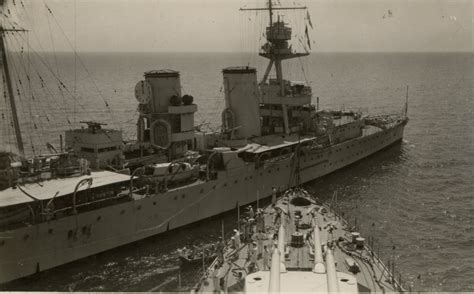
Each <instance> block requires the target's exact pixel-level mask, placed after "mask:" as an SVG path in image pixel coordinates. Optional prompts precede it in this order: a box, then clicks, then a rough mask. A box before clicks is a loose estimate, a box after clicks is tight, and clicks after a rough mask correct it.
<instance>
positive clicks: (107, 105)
mask: <svg viewBox="0 0 474 294" xmlns="http://www.w3.org/2000/svg"><path fill="white" fill-rule="evenodd" d="M74 1H76V0H74ZM74 3H76V2H74ZM48 11H49V13H50V14H51V16H52V18H53V20H54V21H55V23H56V25H57V26H58V28H59V30H60V31H61V33H62V34H63V36H64V38H65V39H66V41H67V42H68V44H69V46H70V47H71V48H72V49H73V53H74V58H75V59H74V60H75V62H77V61H78V62H79V64H80V65H81V66H82V67H83V69H84V71H85V72H86V73H87V75H88V77H89V78H90V80H91V82H92V84H93V86H94V88H95V90H96V91H97V93H98V94H99V96H100V97H101V99H102V101H103V102H104V104H105V106H106V109H107V112H108V113H109V115H110V116H111V118H112V120H113V119H114V116H113V112H112V111H111V109H110V107H109V103H108V102H107V100H106V99H105V97H104V95H103V94H102V92H101V91H100V89H99V87H98V86H97V83H96V81H95V79H94V78H93V76H92V74H91V73H90V71H89V69H88V68H87V67H86V65H85V63H84V61H83V60H82V58H81V57H80V55H79V54H78V53H77V50H76V48H75V46H74V45H73V44H72V43H71V41H70V40H69V38H68V37H67V35H66V33H65V32H64V30H63V28H62V26H61V25H60V23H59V21H58V19H57V18H56V16H55V15H54V13H53V11H52V10H51V8H50V7H48ZM75 79H76V78H75Z"/></svg>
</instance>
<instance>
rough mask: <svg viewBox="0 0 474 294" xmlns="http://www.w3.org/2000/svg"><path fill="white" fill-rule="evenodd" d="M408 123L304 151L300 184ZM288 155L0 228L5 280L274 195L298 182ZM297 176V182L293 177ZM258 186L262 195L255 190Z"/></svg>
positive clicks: (386, 142)
mask: <svg viewBox="0 0 474 294" xmlns="http://www.w3.org/2000/svg"><path fill="white" fill-rule="evenodd" d="M404 126H405V123H400V124H396V125H394V126H392V127H391V128H389V129H386V130H380V131H378V132H374V133H372V134H366V135H363V136H361V137H358V138H355V139H352V140H348V141H345V142H342V143H339V144H336V145H332V146H330V147H328V148H325V149H320V150H310V151H306V152H303V154H302V155H301V156H300V161H299V168H300V173H299V175H300V182H301V183H305V182H309V181H312V180H314V179H317V178H319V177H322V176H324V175H327V174H329V173H331V172H334V171H336V170H338V169H340V168H343V167H345V166H347V165H350V164H352V163H354V162H357V161H359V160H361V159H363V158H365V157H367V156H369V155H371V154H373V153H375V152H377V151H380V150H382V149H384V148H386V147H388V146H390V145H392V144H393V143H396V142H398V141H400V140H401V139H402V137H403V130H404ZM294 168H295V161H294V160H293V158H291V157H288V158H286V159H282V160H280V161H277V162H274V163H270V164H266V165H265V166H263V167H260V168H259V169H255V166H254V165H250V164H249V165H246V166H245V167H242V168H237V169H234V170H228V171H222V172H219V173H218V177H217V179H216V180H211V181H207V182H197V183H194V184H191V185H188V186H184V187H181V188H177V189H173V190H169V191H168V192H166V193H160V194H156V195H152V196H148V197H145V198H142V199H139V200H134V201H129V202H126V203H121V204H117V205H113V206H109V207H105V208H102V209H98V210H94V211H89V212H85V213H81V214H77V215H74V216H69V217H64V218H61V219H57V220H53V221H50V222H48V223H41V224H37V225H32V226H29V227H22V228H19V229H15V230H12V231H5V232H2V233H0V238H1V239H0V283H6V282H8V281H12V280H15V279H18V278H21V277H25V276H29V275H32V274H35V273H38V272H40V271H43V270H46V269H50V268H53V267H57V266H60V265H63V264H66V263H69V262H72V261H75V260H78V259H81V258H84V257H87V256H91V255H94V254H97V253H100V252H103V251H106V250H109V249H112V248H116V247H119V246H122V245H125V244H128V243H132V242H135V241H138V240H141V239H144V238H147V237H150V236H153V235H157V234H160V233H163V232H166V231H169V230H173V229H176V228H179V227H182V226H185V225H189V224H191V223H194V222H197V221H200V220H203V219H206V218H209V217H211V216H214V215H218V214H221V213H224V212H226V211H229V210H233V209H235V208H236V207H237V206H242V205H246V204H249V203H252V202H255V201H257V197H260V198H265V197H268V196H270V195H271V193H272V187H273V186H275V187H279V188H280V189H286V188H288V187H289V186H293V185H294V184H295V183H296V179H294V172H292V170H294ZM289 179H291V181H289ZM257 191H258V192H257Z"/></svg>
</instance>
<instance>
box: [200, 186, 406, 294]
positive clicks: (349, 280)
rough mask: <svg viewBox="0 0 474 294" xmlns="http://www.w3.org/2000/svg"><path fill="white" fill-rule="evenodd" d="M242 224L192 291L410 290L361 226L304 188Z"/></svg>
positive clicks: (288, 192)
mask: <svg viewBox="0 0 474 294" xmlns="http://www.w3.org/2000/svg"><path fill="white" fill-rule="evenodd" d="M250 210H251V211H250ZM242 220H243V221H242V222H241V223H243V226H242V227H240V228H238V229H236V230H234V232H235V233H234V236H233V237H232V238H231V240H230V242H228V243H227V246H225V247H222V246H221V249H220V250H218V254H219V256H218V257H217V258H216V259H215V260H214V262H213V263H212V264H211V266H210V267H209V268H208V269H207V271H206V272H205V274H204V276H203V277H202V279H201V280H200V281H199V283H198V284H197V285H196V286H195V287H194V288H193V289H192V291H191V292H192V293H216V292H219V293H231V292H238V293H256V292H257V293H280V292H282V293H296V292H297V293H387V292H388V293H401V292H404V291H405V290H404V288H403V287H402V285H401V282H400V280H399V279H397V278H396V277H395V274H394V268H393V266H387V265H385V264H384V263H383V262H382V260H381V259H380V258H379V256H378V255H377V254H376V253H375V252H374V251H373V250H372V248H371V247H370V246H368V245H367V244H366V243H367V240H366V239H365V238H364V237H362V236H361V234H360V233H359V232H357V231H356V230H355V227H351V226H349V225H348V223H347V222H346V221H345V220H344V219H343V218H342V217H341V216H340V215H339V214H337V213H336V212H335V211H333V210H332V209H331V208H330V207H329V206H328V205H326V204H324V203H322V202H321V201H319V200H318V198H316V197H314V196H313V195H311V194H309V193H308V192H307V191H305V190H304V189H302V188H301V187H296V188H294V189H289V190H287V191H285V193H283V197H280V198H278V199H277V197H276V196H275V197H273V199H272V202H271V203H270V204H269V205H267V206H266V207H264V208H263V209H262V208H257V213H256V214H254V213H253V208H249V215H248V216H247V217H246V218H245V219H244V218H242ZM369 240H370V239H369ZM391 265H394V261H393V260H392V262H391Z"/></svg>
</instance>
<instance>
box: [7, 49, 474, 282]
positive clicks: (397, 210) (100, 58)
mask: <svg viewBox="0 0 474 294" xmlns="http://www.w3.org/2000/svg"><path fill="white" fill-rule="evenodd" d="M79 56H80V57H79V58H76V59H75V58H74V57H73V55H72V54H67V53H60V54H55V55H53V54H41V55H40V56H32V57H31V59H30V61H29V62H28V64H25V61H24V60H25V58H21V57H20V56H19V55H16V56H13V61H14V65H13V70H14V71H15V72H16V74H17V75H18V77H19V78H18V79H22V78H20V76H21V73H22V71H24V72H29V77H30V81H29V82H25V81H26V80H25V79H24V78H23V83H21V84H20V83H19V82H18V81H15V88H16V87H18V88H20V90H21V93H22V95H21V96H20V98H19V102H18V104H19V108H21V109H22V110H21V113H20V119H21V124H22V128H23V130H24V132H23V138H24V140H25V142H26V144H27V146H26V149H27V152H28V153H29V154H32V153H38V152H39V151H40V150H42V151H45V147H44V146H45V142H50V143H52V144H53V145H56V146H58V143H59V134H61V133H62V132H63V131H64V130H66V129H70V128H73V127H77V126H79V125H80V124H79V121H81V120H95V121H101V122H105V123H108V124H109V125H108V126H107V127H112V128H119V129H122V130H123V131H124V134H125V137H126V138H129V139H131V138H133V137H134V132H135V121H136V119H137V111H136V108H137V102H136V100H135V98H134V87H135V84H136V83H137V82H138V81H139V80H141V79H143V73H144V72H145V71H148V70H154V69H164V68H170V69H175V70H178V71H180V72H181V84H182V91H183V94H191V95H193V96H194V97H195V103H197V104H198V107H199V111H198V113H197V114H196V116H195V121H196V124H197V125H198V124H199V125H201V126H202V128H208V129H214V130H218V126H219V124H220V112H221V111H222V109H223V107H224V99H223V91H222V73H221V70H222V69H223V68H225V67H228V66H235V65H251V66H255V67H257V70H258V74H259V77H261V76H262V74H263V72H264V69H265V66H266V63H265V60H264V59H262V58H259V57H258V56H256V55H254V54H235V53H82V54H80V55H79ZM41 60H42V61H41ZM26 65H30V67H27V66H26ZM83 65H84V67H83ZM284 67H285V70H286V75H287V76H288V77H289V78H291V79H293V80H307V81H308V82H310V84H311V85H312V87H313V93H314V101H313V102H314V103H315V102H316V97H319V98H320V108H332V109H346V110H349V109H354V110H363V111H366V112H368V113H371V114H377V113H382V112H388V113H401V112H402V111H403V107H404V103H405V95H406V86H407V85H408V86H409V107H408V116H409V117H410V121H409V123H408V125H407V126H406V128H405V136H404V140H403V142H401V143H400V144H397V145H394V146H391V147H390V148H388V149H386V150H384V151H382V152H379V153H377V154H375V155H372V156H370V157H368V158H366V159H364V160H362V161H360V162H358V163H356V164H353V165H351V166H348V167H346V168H344V169H341V170H339V171H337V172H335V173H333V174H331V175H328V176H326V177H323V178H320V179H317V180H315V181H313V182H311V183H308V184H306V188H307V189H309V190H311V191H313V192H314V193H316V194H317V195H318V196H319V197H320V198H322V199H323V200H327V201H331V199H332V195H333V193H334V192H335V191H337V195H338V197H337V203H336V204H335V205H336V207H337V208H338V209H339V210H341V211H342V212H343V213H344V214H345V216H346V218H347V220H348V221H349V222H350V223H351V224H355V223H356V224H357V225H358V226H359V227H360V231H361V232H362V235H364V236H366V237H368V236H371V237H372V238H373V239H374V240H375V241H374V244H375V245H374V247H375V250H376V251H377V252H379V254H380V255H381V256H382V259H383V260H385V261H388V260H389V259H395V262H396V264H395V270H396V271H397V272H398V273H400V276H401V278H402V281H403V283H404V285H405V286H406V288H409V287H413V288H414V289H415V290H419V291H474V250H473V248H474V232H473V215H474V201H473V196H474V195H473V191H474V184H473V178H474V177H473V166H474V144H473V143H474V142H473V136H474V135H473V134H474V132H473V131H474V130H473V125H474V118H473V110H474V105H473V104H474V102H473V85H474V84H473V69H474V64H473V54H471V53H319V54H313V55H311V56H310V57H307V58H304V59H301V60H294V61H292V62H287V63H286V64H284ZM84 68H87V70H85V69H84ZM37 69H39V70H37ZM43 73H44V74H43ZM39 76H41V77H42V79H43V83H42V82H41V79H40V78H39ZM58 79H60V80H61V81H62V82H63V83H64V84H65V85H66V87H61V86H60V84H59V83H58ZM26 93H28V94H26ZM0 110H1V111H2V113H3V115H2V119H3V120H4V121H3V124H2V130H0V131H1V132H2V133H1V146H2V149H7V150H9V149H12V148H13V147H11V146H13V145H14V137H13V133H12V130H11V128H9V125H10V124H9V123H8V122H9V116H8V108H5V106H2V107H0ZM223 196H224V195H223ZM235 221H236V212H233V213H228V214H225V215H223V216H219V217H217V218H215V219H213V220H212V221H204V222H201V223H198V224H196V225H193V226H190V227H187V228H184V229H180V230H175V231H172V232H169V233H167V234H163V235H159V236H155V237H152V238H149V239H146V240H143V241H140V242H137V243H134V244H130V245H126V246H123V247H120V248H117V249H114V250H110V251H108V252H105V253H101V254H98V255H96V256H92V257H88V258H85V259H82V260H80V261H77V262H73V263H70V264H67V265H64V266H61V267H58V268H55V269H52V270H48V271H45V272H42V273H40V274H38V275H35V276H32V277H29V278H25V279H21V280H18V281H15V282H12V283H9V284H7V285H4V286H2V287H1V288H0V289H2V290H41V291H146V290H150V289H153V288H154V289H159V290H166V291H176V290H186V289H189V288H190V287H192V286H193V285H194V284H195V283H196V282H197V280H198V279H199V277H200V274H201V272H202V268H201V266H200V265H197V266H196V267H194V268H191V269H187V270H183V271H182V272H181V277H182V279H181V285H179V284H178V279H177V276H178V273H179V267H178V266H179V262H178V260H177V254H176V249H177V248H180V247H183V246H189V245H192V244H200V243H209V242H215V241H216V240H217V238H218V236H220V234H221V223H222V222H223V223H224V224H225V230H226V232H229V231H231V229H232V228H233V227H234V226H235Z"/></svg>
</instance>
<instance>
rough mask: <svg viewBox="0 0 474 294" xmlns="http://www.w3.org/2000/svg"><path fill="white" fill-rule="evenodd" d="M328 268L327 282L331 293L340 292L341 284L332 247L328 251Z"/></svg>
mask: <svg viewBox="0 0 474 294" xmlns="http://www.w3.org/2000/svg"><path fill="white" fill-rule="evenodd" d="M326 269H327V275H326V278H327V283H328V292H329V293H339V284H338V282H337V272H336V264H335V263H334V255H333V253H332V250H331V249H330V248H328V249H327V251H326Z"/></svg>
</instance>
